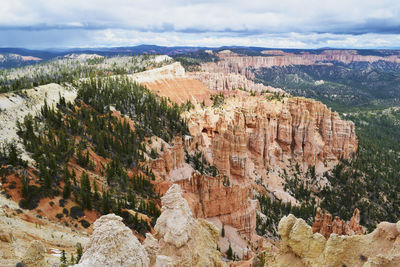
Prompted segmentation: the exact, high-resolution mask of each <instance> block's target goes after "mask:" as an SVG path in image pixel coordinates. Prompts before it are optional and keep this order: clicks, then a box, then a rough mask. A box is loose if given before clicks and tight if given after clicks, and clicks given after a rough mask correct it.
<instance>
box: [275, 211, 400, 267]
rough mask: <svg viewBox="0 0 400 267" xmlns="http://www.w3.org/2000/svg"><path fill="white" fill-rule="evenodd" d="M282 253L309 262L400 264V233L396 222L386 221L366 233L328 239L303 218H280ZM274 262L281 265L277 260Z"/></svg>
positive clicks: (313, 264)
mask: <svg viewBox="0 0 400 267" xmlns="http://www.w3.org/2000/svg"><path fill="white" fill-rule="evenodd" d="M278 232H279V235H280V236H281V239H282V241H281V252H280V253H281V254H285V255H292V254H294V255H295V256H296V257H299V258H300V259H301V261H302V262H303V264H304V265H306V266H399V264H400V256H399V255H400V246H399V245H398V244H399V243H400V233H399V231H398V229H397V226H396V224H394V223H387V222H383V223H380V224H379V225H378V226H377V228H376V229H375V230H374V231H373V232H372V233H370V234H367V235H352V236H345V235H340V236H339V235H337V234H334V233H333V234H331V236H330V238H329V239H328V240H326V239H325V238H324V237H323V236H322V235H321V234H320V233H314V234H313V233H312V229H311V227H310V226H308V225H307V224H306V223H305V222H304V220H302V219H297V218H296V217H294V216H293V215H291V214H290V215H289V216H285V217H283V218H282V219H281V221H280V223H279V226H278ZM272 266H279V264H278V263H276V262H275V263H274V264H272Z"/></svg>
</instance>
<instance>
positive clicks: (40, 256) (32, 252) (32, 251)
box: [22, 240, 46, 267]
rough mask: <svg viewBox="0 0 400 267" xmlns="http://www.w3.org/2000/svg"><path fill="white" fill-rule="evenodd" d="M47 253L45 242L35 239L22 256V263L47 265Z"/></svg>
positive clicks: (26, 264) (37, 265) (27, 265)
mask: <svg viewBox="0 0 400 267" xmlns="http://www.w3.org/2000/svg"><path fill="white" fill-rule="evenodd" d="M45 253H46V248H45V247H44V246H43V244H42V243H41V242H40V241H38V240H34V241H32V242H31V243H30V245H29V248H28V249H27V251H26V252H25V254H24V256H23V257H22V263H23V264H25V266H26V267H44V266H46V262H45V258H44V256H45Z"/></svg>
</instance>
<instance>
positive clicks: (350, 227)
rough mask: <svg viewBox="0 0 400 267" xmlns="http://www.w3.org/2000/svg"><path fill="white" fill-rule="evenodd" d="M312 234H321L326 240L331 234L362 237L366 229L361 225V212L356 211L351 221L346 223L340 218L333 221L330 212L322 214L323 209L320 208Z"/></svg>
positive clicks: (336, 217)
mask: <svg viewBox="0 0 400 267" xmlns="http://www.w3.org/2000/svg"><path fill="white" fill-rule="evenodd" d="M312 232H313V234H314V233H320V234H321V235H323V236H324V237H325V238H326V239H328V238H329V237H330V236H331V234H337V235H362V234H364V229H363V228H362V226H361V225H360V211H359V210H358V209H355V210H354V212H353V216H352V217H351V219H350V221H349V222H346V221H344V220H342V219H340V218H339V217H338V216H335V218H334V219H333V221H332V215H331V214H330V213H329V212H324V213H322V211H321V209H320V208H318V209H317V214H316V215H315V220H314V223H313V225H312Z"/></svg>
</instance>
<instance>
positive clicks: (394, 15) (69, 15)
mask: <svg viewBox="0 0 400 267" xmlns="http://www.w3.org/2000/svg"><path fill="white" fill-rule="evenodd" d="M1 2H2V3H1V9H0V46H10V45H11V44H12V45H18V44H17V43H16V42H17V41H19V42H20V44H19V46H27V45H31V46H37V47H43V46H45V45H51V43H49V44H47V43H46V42H48V41H49V42H50V41H51V40H52V41H53V45H52V46H93V45H95V46H98V45H134V44H139V43H152V44H160V45H210V46H219V45H252V46H254V45H259V46H270V47H310V46H311V47H320V46H327V45H330V46H331V45H332V46H357V47H373V46H395V45H397V44H398V37H397V34H399V33H400V1H398V0H382V1H375V0H370V1H367V0H364V1H361V0H337V1H322V0H307V1H297V0H292V1H291V0H268V1H265V0H252V1H238V0H234V1H211V0H208V1H184V0H176V1H171V0H156V1H144V0H135V1H130V0H85V1H83V0H69V1H67V0H65V1H60V0H59V1H54V0H38V1H31V0H2V1H1ZM53 29H58V30H59V31H65V32H66V33H67V35H68V36H70V37H71V40H65V38H61V39H62V40H60V41H59V42H57V39H56V38H54V37H55V36H58V35H57V33H55V32H54V31H53ZM71 29H72V30H73V29H76V31H75V33H74V31H72V30H71ZM18 32H21V33H24V35H25V36H26V38H25V40H24V39H23V38H22V37H18V38H17V39H11V36H14V37H15V36H16V35H17V33H18ZM28 32H30V33H28ZM40 32H42V33H40ZM45 33H48V34H53V38H49V40H48V41H47V38H45V37H46V34H45ZM35 36H37V38H35ZM39 36H40V37H41V38H43V37H44V39H40V40H39V38H38V37H39ZM27 38H31V39H27ZM24 42H25V45H24ZM396 42H397V43H396Z"/></svg>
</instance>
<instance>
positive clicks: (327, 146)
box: [185, 96, 357, 182]
mask: <svg viewBox="0 0 400 267" xmlns="http://www.w3.org/2000/svg"><path fill="white" fill-rule="evenodd" d="M185 117H186V118H187V119H188V124H189V130H190V133H191V134H192V135H193V136H195V139H194V142H197V143H198V144H199V145H200V146H201V148H202V149H203V152H204V154H205V156H206V157H207V158H208V160H209V161H210V163H211V164H213V165H215V166H216V167H217V168H218V170H219V171H220V173H221V174H222V175H225V176H227V177H230V178H233V179H235V180H237V181H242V182H244V181H245V180H246V179H249V178H250V179H251V178H254V179H255V178H256V177H257V175H264V173H265V170H266V169H268V168H276V167H281V168H287V166H289V165H290V161H292V162H299V163H300V164H301V165H303V167H305V169H306V168H307V167H308V166H316V167H317V170H321V169H324V168H325V169H327V168H328V166H329V164H330V163H336V162H337V161H338V159H340V158H342V157H343V158H348V157H349V156H350V155H351V154H353V153H354V152H355V151H356V149H357V139H356V134H355V127H354V124H353V123H352V122H350V121H344V120H342V119H340V117H339V115H338V114H337V113H336V112H332V111H331V110H330V109H328V108H327V107H326V106H325V105H324V104H322V103H320V102H317V101H314V100H310V99H305V98H299V97H284V98H281V99H279V100H267V99H266V98H264V97H250V96H247V97H231V98H228V99H225V103H224V105H223V109H220V108H212V107H208V108H200V107H197V109H195V110H192V111H191V112H190V113H187V114H185ZM257 173H258V174H257Z"/></svg>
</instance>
